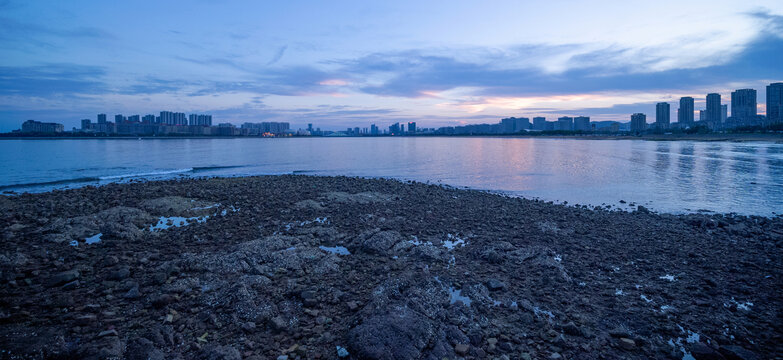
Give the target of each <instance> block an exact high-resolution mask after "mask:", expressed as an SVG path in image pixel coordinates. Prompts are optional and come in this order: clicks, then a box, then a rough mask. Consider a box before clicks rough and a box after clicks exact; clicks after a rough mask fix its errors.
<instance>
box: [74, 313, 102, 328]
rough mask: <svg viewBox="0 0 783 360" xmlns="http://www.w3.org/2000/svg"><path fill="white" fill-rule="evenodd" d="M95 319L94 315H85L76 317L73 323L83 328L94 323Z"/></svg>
mask: <svg viewBox="0 0 783 360" xmlns="http://www.w3.org/2000/svg"><path fill="white" fill-rule="evenodd" d="M96 319H97V317H96V316H95V315H92V314H87V315H81V316H77V317H76V318H75V319H74V321H75V322H76V324H77V325H80V326H85V325H90V324H92V323H94V322H95V320H96Z"/></svg>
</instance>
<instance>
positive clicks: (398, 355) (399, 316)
mask: <svg viewBox="0 0 783 360" xmlns="http://www.w3.org/2000/svg"><path fill="white" fill-rule="evenodd" d="M434 332H435V328H434V327H433V325H432V323H431V322H430V321H429V319H427V318H426V317H424V316H422V315H420V314H418V313H416V312H414V311H412V310H410V309H407V308H402V309H395V311H394V312H393V313H389V314H383V315H376V316H373V317H370V318H368V319H367V320H365V321H364V322H363V323H362V324H360V325H359V326H357V327H355V328H353V329H351V330H350V331H349V332H348V345H349V348H350V349H352V351H353V353H354V354H355V355H356V356H357V357H359V358H367V359H379V360H386V359H388V360H391V359H417V358H419V357H420V356H421V352H422V350H423V349H424V348H425V347H426V346H427V344H429V342H430V340H431V339H432V337H433V336H434Z"/></svg>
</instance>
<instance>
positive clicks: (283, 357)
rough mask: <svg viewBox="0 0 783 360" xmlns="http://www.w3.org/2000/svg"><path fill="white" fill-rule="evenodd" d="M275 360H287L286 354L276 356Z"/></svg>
mask: <svg viewBox="0 0 783 360" xmlns="http://www.w3.org/2000/svg"><path fill="white" fill-rule="evenodd" d="M277 360H288V355H280V356H278V357H277Z"/></svg>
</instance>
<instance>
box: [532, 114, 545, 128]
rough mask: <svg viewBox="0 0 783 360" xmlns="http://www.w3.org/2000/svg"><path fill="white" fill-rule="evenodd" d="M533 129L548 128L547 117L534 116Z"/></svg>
mask: <svg viewBox="0 0 783 360" xmlns="http://www.w3.org/2000/svg"><path fill="white" fill-rule="evenodd" d="M533 130H542V131H543V130H546V118H545V117H542V116H537V117H534V118H533Z"/></svg>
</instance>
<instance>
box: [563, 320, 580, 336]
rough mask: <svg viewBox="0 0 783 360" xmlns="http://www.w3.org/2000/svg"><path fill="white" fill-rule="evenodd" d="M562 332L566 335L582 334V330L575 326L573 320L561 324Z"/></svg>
mask: <svg viewBox="0 0 783 360" xmlns="http://www.w3.org/2000/svg"><path fill="white" fill-rule="evenodd" d="M563 332H564V333H566V334H568V335H581V334H582V332H581V331H580V330H579V327H577V326H576V324H574V323H573V322H569V323H568V324H565V325H563Z"/></svg>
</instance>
